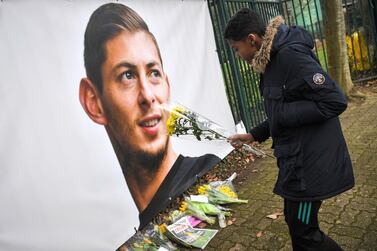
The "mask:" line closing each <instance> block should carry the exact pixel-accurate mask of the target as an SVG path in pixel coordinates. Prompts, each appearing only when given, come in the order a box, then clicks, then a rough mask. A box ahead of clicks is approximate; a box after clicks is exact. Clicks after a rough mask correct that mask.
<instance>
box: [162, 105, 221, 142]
mask: <svg viewBox="0 0 377 251" xmlns="http://www.w3.org/2000/svg"><path fill="white" fill-rule="evenodd" d="M168 110H169V109H168ZM169 112H170V115H169V118H168V120H167V122H166V123H167V128H168V133H169V135H170V136H172V135H175V136H177V137H178V136H180V135H193V136H195V137H196V139H197V140H202V139H207V140H215V139H226V137H224V136H223V135H221V134H219V133H218V132H216V131H214V130H211V129H210V128H209V126H210V124H211V122H209V121H206V120H203V119H201V118H199V115H198V114H196V113H195V112H192V111H190V110H188V109H185V108H184V107H182V106H179V105H176V106H174V107H173V108H172V109H170V110H169ZM206 123H207V124H209V125H206Z"/></svg>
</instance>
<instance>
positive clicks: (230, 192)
mask: <svg viewBox="0 0 377 251" xmlns="http://www.w3.org/2000/svg"><path fill="white" fill-rule="evenodd" d="M217 190H219V191H220V192H223V193H225V194H226V195H228V196H229V197H232V198H237V194H236V193H235V192H233V190H232V189H231V188H230V187H229V186H219V187H218V188H217Z"/></svg>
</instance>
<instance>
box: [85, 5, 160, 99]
mask: <svg viewBox="0 0 377 251" xmlns="http://www.w3.org/2000/svg"><path fill="white" fill-rule="evenodd" d="M122 31H129V32H137V31H145V32H146V33H148V34H149V35H150V36H151V37H152V39H153V42H154V43H155V45H156V48H157V51H158V55H159V57H160V60H161V54H160V50H159V48H158V45H157V42H156V39H155V37H154V36H153V34H152V33H151V32H149V29H148V26H147V24H146V23H145V22H144V20H143V19H142V18H141V17H140V16H139V15H138V14H137V13H136V12H135V11H134V10H133V9H131V8H129V7H128V6H125V5H123V4H118V3H108V4H104V5H102V6H100V7H99V8H97V9H96V10H95V11H94V12H93V14H92V15H91V16H90V19H89V22H88V25H87V26H86V30H85V37H84V61H85V69H86V75H87V76H88V78H89V79H90V80H91V81H92V82H93V83H94V85H95V86H96V87H97V89H98V90H99V91H100V92H102V88H103V86H102V85H103V83H102V74H101V67H102V64H103V63H104V62H105V60H106V50H105V44H106V42H107V41H108V40H109V39H111V38H113V37H115V36H116V35H118V34H119V33H121V32H122ZM161 64H162V60H161Z"/></svg>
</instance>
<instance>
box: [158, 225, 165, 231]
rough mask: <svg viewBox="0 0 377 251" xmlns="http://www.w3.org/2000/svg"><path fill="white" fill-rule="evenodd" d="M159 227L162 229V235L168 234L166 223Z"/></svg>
mask: <svg viewBox="0 0 377 251" xmlns="http://www.w3.org/2000/svg"><path fill="white" fill-rule="evenodd" d="M158 227H159V228H160V232H161V233H165V232H166V224H165V223H162V224H161V225H159V226H158Z"/></svg>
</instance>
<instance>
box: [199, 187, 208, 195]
mask: <svg viewBox="0 0 377 251" xmlns="http://www.w3.org/2000/svg"><path fill="white" fill-rule="evenodd" d="M209 188H210V187H209V185H202V186H200V187H198V194H201V195H203V194H207V190H208V189H209Z"/></svg>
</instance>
